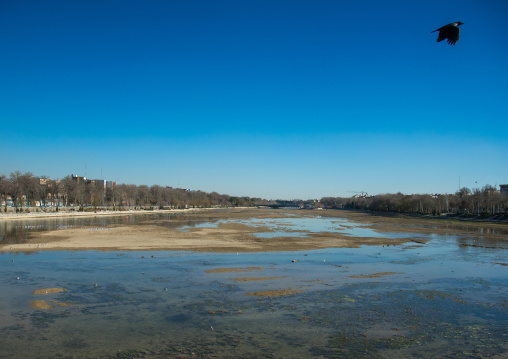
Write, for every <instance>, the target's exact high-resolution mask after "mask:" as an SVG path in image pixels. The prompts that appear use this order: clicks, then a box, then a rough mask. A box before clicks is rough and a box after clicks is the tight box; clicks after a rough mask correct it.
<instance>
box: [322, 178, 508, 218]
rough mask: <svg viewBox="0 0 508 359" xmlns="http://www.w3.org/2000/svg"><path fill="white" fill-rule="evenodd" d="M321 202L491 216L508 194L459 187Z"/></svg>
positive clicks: (501, 209)
mask: <svg viewBox="0 0 508 359" xmlns="http://www.w3.org/2000/svg"><path fill="white" fill-rule="evenodd" d="M321 203H322V204H323V205H324V206H326V207H330V208H347V209H363V210H369V211H377V212H397V213H409V214H426V215H427V214H430V215H441V214H444V213H449V214H457V215H465V216H469V217H470V216H477V215H482V216H494V215H496V214H500V213H505V212H506V211H507V210H508V196H507V195H503V194H501V193H500V192H499V191H498V190H497V189H496V188H495V187H492V186H491V185H486V186H484V187H483V188H482V189H479V188H475V189H473V190H470V189H469V188H465V187H464V188H461V189H460V191H457V192H456V193H454V194H444V195H442V194H436V195H429V194H411V195H405V194H402V193H397V194H380V195H376V196H371V197H350V198H341V197H324V198H322V199H321Z"/></svg>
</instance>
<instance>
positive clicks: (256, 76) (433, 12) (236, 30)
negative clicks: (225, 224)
mask: <svg viewBox="0 0 508 359" xmlns="http://www.w3.org/2000/svg"><path fill="white" fill-rule="evenodd" d="M454 21H462V22H463V23H464V25H462V26H461V38H460V41H459V42H458V43H457V45H455V46H450V45H448V44H447V43H446V42H441V43H437V42H436V38H437V33H433V34H431V33H430V32H431V31H432V30H435V29H437V28H438V27H441V26H443V25H445V24H447V23H450V22H454ZM0 36H1V37H0V39H1V44H0V69H1V72H0V122H1V137H0V138H1V141H0V144H1V148H0V174H6V175H9V173H10V172H11V171H15V170H20V171H22V172H25V171H31V172H33V173H34V174H35V175H47V176H49V177H51V178H54V179H57V178H63V177H65V176H66V175H68V174H71V173H74V174H79V175H85V168H86V176H87V177H89V178H100V177H101V173H102V177H103V178H104V179H108V180H115V181H119V182H120V183H133V184H137V185H141V184H146V185H153V184H159V185H168V186H174V187H186V188H190V189H196V190H197V189H200V190H204V191H207V192H212V191H217V192H219V193H226V194H230V195H245V196H252V197H263V198H267V199H270V198H272V199H275V198H285V199H292V198H303V199H308V198H321V197H322V196H351V195H353V194H354V192H356V191H358V192H359V191H365V192H368V193H370V194H378V193H395V192H398V191H400V192H402V193H408V194H409V193H436V192H437V193H453V192H455V191H456V190H457V189H458V186H459V177H460V180H461V183H460V184H461V186H465V187H469V188H473V187H482V186H484V185H485V184H491V185H496V184H497V185H499V184H504V183H508V165H507V164H508V124H507V122H508V41H507V38H508V1H505V0H482V1H479V0H477V1H471V0H456V1H446V0H445V1H443V0H422V1H419V0H415V1H407V0H397V1H395V0H393V1H392V0H389V1H379V0H371V1H367V0H351V1H341V0H326V1H320V0H313V1H310V0H307V1H299V0H288V1H286V0H266V1H265V0H252V1H238V0H231V1H223V0H217V1H209V0H203V1H195V0H179V1H171V0H164V1H162V0H161V1H150V0H147V1H129V0H123V1H107V0H100V1H95V0H87V1H69V0H62V1H38V0H34V1H26V0H16V1H2V2H1V3H0ZM475 182H476V183H475Z"/></svg>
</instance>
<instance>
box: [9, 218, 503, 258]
mask: <svg viewBox="0 0 508 359" xmlns="http://www.w3.org/2000/svg"><path fill="white" fill-rule="evenodd" d="M173 212H174V211H171V213H173ZM142 213H144V214H147V212H145V211H142ZM181 213H185V215H186V216H185V218H186V220H188V219H189V218H194V219H196V220H199V219H202V220H212V221H213V220H219V219H250V218H257V219H259V220H260V221H262V220H263V219H266V220H267V222H269V221H271V220H272V219H274V218H276V219H279V220H280V219H283V218H288V217H290V216H291V217H294V215H300V216H322V217H338V218H347V219H349V220H350V221H352V222H357V223H361V224H362V225H364V226H365V227H367V228H372V229H374V230H375V231H379V232H399V233H422V234H427V233H439V234H445V233H454V234H458V235H461V236H467V235H477V234H478V228H479V227H481V228H483V229H489V230H487V231H485V230H482V233H481V235H482V236H491V237H493V238H506V234H505V233H506V231H507V229H508V226H506V225H505V224H486V223H463V222H453V221H443V220H431V219H424V218H415V217H408V216H401V215H392V216H382V215H372V214H369V213H365V212H356V211H344V210H321V211H316V210H314V211H311V210H299V211H295V210H292V211H288V210H283V209H280V210H272V209H257V208H253V209H230V210H221V211H210V210H208V211H194V212H189V211H185V212H181ZM288 213H289V214H288ZM110 214H111V213H110ZM110 214H108V215H110ZM113 214H115V215H117V214H118V213H113ZM126 214H129V215H136V214H134V213H126ZM64 215H65V214H62V216H64ZM82 215H89V216H90V215H91V216H93V215H102V214H101V213H98V214H94V213H86V214H82ZM26 218H27V217H23V219H25V220H26ZM4 220H6V219H5V218H4ZM11 220H15V219H11ZM179 221H180V219H179V217H178V216H175V217H172V219H168V220H160V219H157V220H155V219H154V220H153V221H149V220H147V221H145V222H144V223H143V224H138V225H111V226H108V227H106V228H87V227H82V228H67V229H59V230H53V231H46V232H35V233H32V234H30V237H29V242H28V243H20V244H4V245H2V244H0V252H13V251H14V252H16V251H17V252H29V251H43V250H44V251H47V250H52V251H54V250H101V251H137V250H142V251H161V250H174V251H179V250H185V251H203V252H208V251H209V252H268V251H302V250H312V249H321V248H340V247H350V248H351V247H359V246H361V245H396V244H402V243H406V242H409V241H412V242H415V241H416V242H420V243H425V240H424V239H415V238H414V237H413V238H376V237H372V238H371V237H352V236H348V235H347V234H344V233H343V231H340V230H338V231H334V232H319V233H306V236H303V237H302V236H291V232H290V231H289V232H288V234H287V236H286V237H273V238H260V237H256V236H255V235H254V233H259V232H269V231H271V230H273V229H271V227H270V226H269V225H268V223H267V226H259V227H258V226H256V227H254V226H249V225H247V224H244V223H220V224H219V225H218V226H210V227H195V228H187V229H186V230H185V231H183V230H180V229H179V228H175V226H176V225H177V224H178V223H179ZM169 222H171V223H169ZM181 222H182V223H181V224H184V223H185V222H184V221H183V220H181ZM169 225H171V226H169ZM340 225H342V226H343V227H345V225H344V223H342V224H339V222H338V225H337V227H340ZM490 230H497V231H499V230H500V231H504V232H503V234H493V233H489V231H490ZM299 233H301V231H300V232H299ZM408 237H410V236H408Z"/></svg>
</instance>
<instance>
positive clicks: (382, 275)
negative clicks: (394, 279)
mask: <svg viewBox="0 0 508 359" xmlns="http://www.w3.org/2000/svg"><path fill="white" fill-rule="evenodd" d="M392 274H400V273H399V272H382V273H373V274H362V275H350V276H349V278H381V277H384V276H386V275H392Z"/></svg>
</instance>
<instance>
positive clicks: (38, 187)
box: [0, 171, 268, 208]
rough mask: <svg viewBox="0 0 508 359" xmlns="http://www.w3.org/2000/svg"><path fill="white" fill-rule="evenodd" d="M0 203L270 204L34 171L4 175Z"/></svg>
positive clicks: (99, 204) (160, 206)
mask: <svg viewBox="0 0 508 359" xmlns="http://www.w3.org/2000/svg"><path fill="white" fill-rule="evenodd" d="M0 202H3V203H4V204H5V206H6V207H7V204H8V203H9V204H11V205H12V206H14V207H16V208H18V207H20V208H21V207H27V206H52V207H58V206H79V207H89V206H92V207H100V206H115V207H118V208H120V207H136V206H138V207H147V206H152V207H158V208H164V207H168V208H187V207H213V206H253V205H255V204H258V203H268V202H267V201H265V200H263V199H261V198H249V197H235V196H230V195H226V194H219V193H217V192H211V193H207V192H203V191H199V190H198V191H190V190H186V189H179V188H171V187H164V186H158V185H153V186H151V187H148V186H145V185H141V186H137V185H133V184H119V185H117V184H115V185H110V186H106V185H105V182H104V181H94V180H83V179H82V177H81V178H77V177H71V176H67V177H65V178H63V179H62V180H60V181H57V180H52V179H48V178H42V179H41V178H39V177H34V176H33V174H32V173H31V172H27V173H21V172H19V171H16V172H12V173H11V174H10V176H9V177H7V176H5V175H1V176H0Z"/></svg>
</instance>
